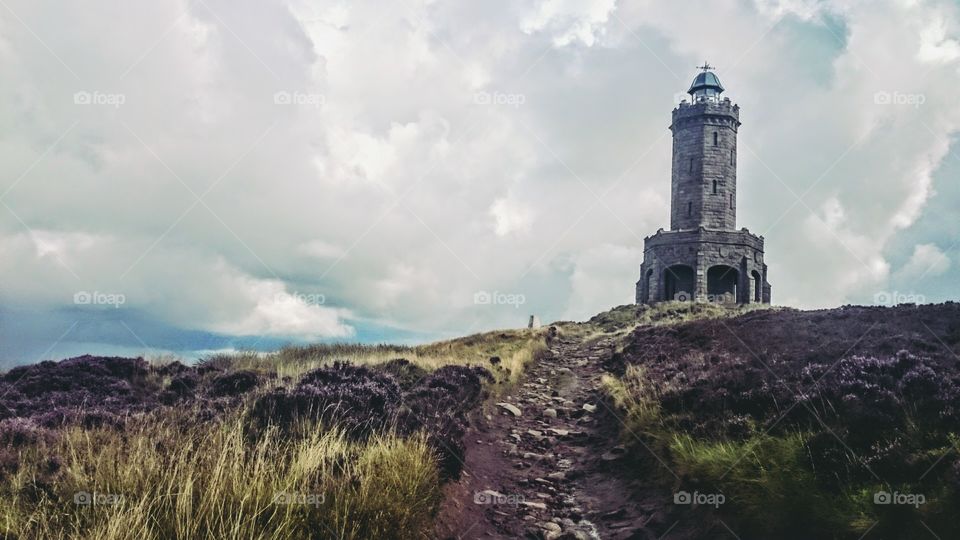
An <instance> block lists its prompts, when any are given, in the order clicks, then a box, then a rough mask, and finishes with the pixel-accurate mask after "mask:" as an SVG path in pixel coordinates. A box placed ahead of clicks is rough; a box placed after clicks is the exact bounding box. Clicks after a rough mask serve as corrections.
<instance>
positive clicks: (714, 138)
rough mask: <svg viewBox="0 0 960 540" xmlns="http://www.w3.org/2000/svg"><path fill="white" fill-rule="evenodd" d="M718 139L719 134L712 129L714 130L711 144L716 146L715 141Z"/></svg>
mask: <svg viewBox="0 0 960 540" xmlns="http://www.w3.org/2000/svg"><path fill="white" fill-rule="evenodd" d="M719 140H720V135H719V134H718V133H717V132H716V131H714V132H713V145H714V146H716V145H717V143H718V142H719Z"/></svg>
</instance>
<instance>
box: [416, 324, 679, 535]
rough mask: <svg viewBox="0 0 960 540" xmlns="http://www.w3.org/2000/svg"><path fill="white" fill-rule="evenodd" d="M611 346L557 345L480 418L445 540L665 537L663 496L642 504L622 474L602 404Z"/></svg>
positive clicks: (446, 509)
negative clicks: (602, 382)
mask: <svg viewBox="0 0 960 540" xmlns="http://www.w3.org/2000/svg"><path fill="white" fill-rule="evenodd" d="M612 346H613V344H612V342H611V341H608V340H607V341H604V340H601V341H598V342H594V343H589V344H584V343H581V342H579V341H576V340H572V339H568V338H559V339H555V340H552V342H551V343H550V354H549V355H547V356H546V358H543V359H541V360H540V361H539V362H538V363H536V364H535V365H532V366H530V367H529V368H528V369H527V372H526V374H525V376H524V379H523V380H522V381H521V383H520V384H518V385H517V386H516V388H515V389H514V390H513V391H512V392H511V393H510V394H508V395H506V396H502V397H501V398H499V401H497V402H491V403H489V404H487V405H486V406H485V407H484V410H483V411H481V412H479V413H478V414H477V415H476V418H475V419H474V422H473V426H474V427H472V428H471V429H470V431H469V432H468V433H467V436H466V440H465V443H466V459H465V469H464V471H465V473H464V475H463V477H462V478H461V479H460V480H459V481H458V482H454V483H451V484H450V485H448V486H447V488H446V492H445V494H444V495H445V499H444V503H443V507H442V509H441V513H440V516H439V520H438V524H437V529H436V531H435V536H436V537H437V538H544V539H599V538H603V539H626V538H640V539H646V538H658V537H659V535H658V534H656V533H654V529H656V530H659V531H663V530H664V529H665V528H666V527H665V526H664V522H665V518H664V516H663V513H662V511H659V510H658V507H659V508H662V503H658V502H656V501H657V500H658V499H659V496H658V497H657V498H654V499H652V500H653V501H654V502H650V503H648V504H643V503H638V502H636V501H637V497H636V494H637V493H638V492H640V491H642V488H641V487H640V486H635V485H630V484H628V483H627V481H626V480H624V479H623V478H622V477H620V476H618V474H617V469H618V465H619V462H620V461H621V457H622V454H623V448H622V447H620V446H618V444H619V440H618V433H619V429H618V428H619V421H618V420H617V418H616V417H615V416H614V415H613V413H612V412H611V411H609V410H608V409H607V407H606V405H605V404H604V403H603V402H601V400H600V377H601V375H602V373H603V371H602V368H601V365H602V363H603V361H604V360H605V359H606V358H607V357H608V356H609V355H610V354H611V349H612ZM497 403H506V404H509V406H505V405H497ZM512 407H513V408H516V409H518V410H519V412H520V415H519V416H517V415H515V414H514V412H511V410H510V409H511V408H512ZM644 498H646V499H648V500H651V498H650V497H644Z"/></svg>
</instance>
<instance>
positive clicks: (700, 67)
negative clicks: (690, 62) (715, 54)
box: [697, 60, 714, 72]
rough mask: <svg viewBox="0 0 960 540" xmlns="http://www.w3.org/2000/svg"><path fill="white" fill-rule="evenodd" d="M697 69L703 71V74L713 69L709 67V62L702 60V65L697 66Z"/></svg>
mask: <svg viewBox="0 0 960 540" xmlns="http://www.w3.org/2000/svg"><path fill="white" fill-rule="evenodd" d="M697 69H700V70H703V71H704V72H707V71H710V70H711V69H714V67H713V66H711V65H710V63H709V62H707V61H706V60H704V61H703V65H702V66H697Z"/></svg>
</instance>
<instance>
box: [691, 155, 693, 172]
mask: <svg viewBox="0 0 960 540" xmlns="http://www.w3.org/2000/svg"><path fill="white" fill-rule="evenodd" d="M690 172H693V158H690Z"/></svg>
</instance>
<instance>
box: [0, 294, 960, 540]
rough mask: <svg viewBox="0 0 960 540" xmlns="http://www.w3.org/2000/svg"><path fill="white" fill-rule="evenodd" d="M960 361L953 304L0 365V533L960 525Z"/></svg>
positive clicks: (510, 533)
mask: <svg viewBox="0 0 960 540" xmlns="http://www.w3.org/2000/svg"><path fill="white" fill-rule="evenodd" d="M958 351H960V304H953V303H947V304H941V305H929V306H912V305H911V306H899V307H896V308H879V307H857V306H845V307H842V308H837V309H830V310H816V311H799V310H793V309H785V308H769V307H761V308H750V307H741V308H725V307H719V306H714V305H709V304H691V303H664V304H659V305H657V306H655V307H646V306H634V305H630V306H621V307H618V308H615V309H612V310H610V311H607V312H604V313H601V314H599V315H597V316H595V317H593V318H591V319H590V320H589V321H585V322H581V323H576V322H560V323H555V324H554V325H551V326H549V327H545V328H542V329H536V330H509V331H499V332H488V333H485V334H478V335H473V336H466V337H463V338H459V339H456V340H450V341H445V342H439V343H434V344H430V345H424V346H418V347H395V346H390V345H382V346H358V345H335V346H328V345H325V346H310V347H297V348H289V349H284V350H282V351H279V352H277V353H276V354H272V355H254V354H238V355H220V356H215V357H211V358H208V359H205V360H204V361H202V362H200V363H199V364H197V365H183V364H180V363H178V362H173V363H169V362H167V363H161V364H158V363H151V362H147V361H145V360H143V359H132V358H95V357H80V358H74V359H69V360H64V361H61V362H42V363H40V364H37V365H32V366H22V367H18V368H15V369H13V370H11V371H9V372H7V373H5V374H3V375H0V500H2V504H0V507H2V508H3V510H2V511H0V526H2V527H3V530H4V531H5V537H8V538H40V537H45V538H46V537H52V538H138V539H140V538H166V537H174V536H197V537H202V536H218V537H232V536H238V535H239V536H244V537H253V538H258V537H264V538H265V537H278V538H302V537H312V538H331V537H339V538H373V537H377V538H409V537H411V536H416V535H418V534H425V535H427V536H430V537H444V538H445V537H457V536H460V537H463V538H475V537H494V538H496V537H500V538H514V537H523V536H526V537H530V538H546V539H553V538H659V537H662V536H663V535H669V536H670V537H671V538H742V539H748V538H769V537H780V538H810V537H821V538H859V537H865V538H870V537H872V535H876V537H877V538H881V537H882V538H914V537H918V536H922V534H925V532H924V531H925V530H932V531H934V532H935V534H937V535H938V536H940V537H943V538H946V537H953V536H957V534H960V531H958V530H957V526H956V524H954V523H953V522H952V521H953V520H952V518H951V516H952V515H953V514H952V513H953V512H955V510H956V509H957V506H958V501H960V496H958V495H960V460H958V456H957V452H956V451H955V448H956V445H957V442H958V441H957V426H958V425H960V392H958V388H960V369H958V361H960V358H958V356H957V353H958ZM921 499H922V502H921ZM65 508H66V511H64V509H65ZM865 535H866V536H865Z"/></svg>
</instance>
